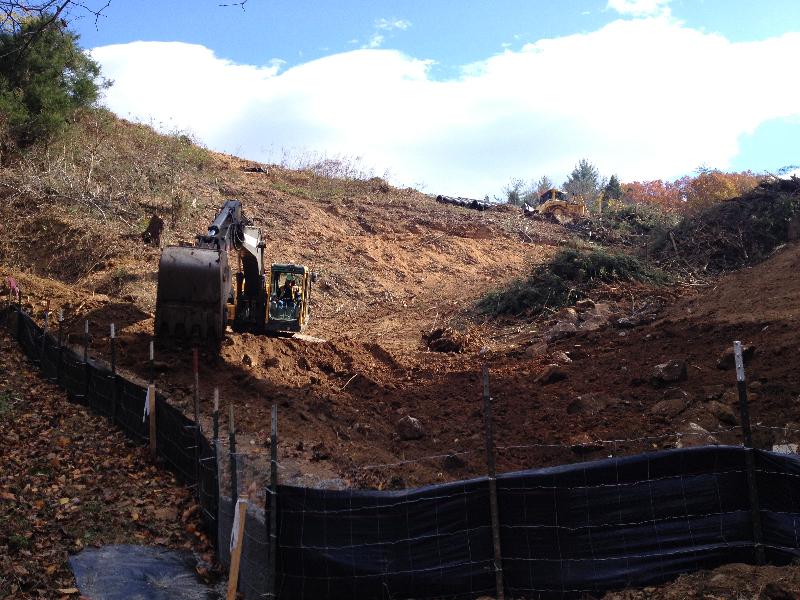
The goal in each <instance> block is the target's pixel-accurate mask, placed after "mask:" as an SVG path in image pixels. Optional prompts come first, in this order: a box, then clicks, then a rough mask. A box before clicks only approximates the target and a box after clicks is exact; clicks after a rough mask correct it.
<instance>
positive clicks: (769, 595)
mask: <svg viewBox="0 0 800 600" xmlns="http://www.w3.org/2000/svg"><path fill="white" fill-rule="evenodd" d="M796 598H797V594H796V593H794V592H791V591H789V590H788V589H786V588H785V587H783V586H782V585H781V584H780V583H776V582H774V581H770V582H769V583H768V584H767V585H765V586H764V587H763V589H762V590H761V592H759V594H758V600H796Z"/></svg>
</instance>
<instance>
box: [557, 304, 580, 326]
mask: <svg viewBox="0 0 800 600" xmlns="http://www.w3.org/2000/svg"><path fill="white" fill-rule="evenodd" d="M553 318H554V319H555V320H556V321H565V322H567V323H577V322H578V312H577V311H576V310H575V309H574V308H572V307H566V308H562V309H561V310H559V311H558V312H557V313H556V314H555V315H553Z"/></svg>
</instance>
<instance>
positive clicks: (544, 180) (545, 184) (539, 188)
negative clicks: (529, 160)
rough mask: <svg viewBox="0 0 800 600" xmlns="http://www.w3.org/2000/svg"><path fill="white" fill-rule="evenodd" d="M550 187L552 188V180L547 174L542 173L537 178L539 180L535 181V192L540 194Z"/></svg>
mask: <svg viewBox="0 0 800 600" xmlns="http://www.w3.org/2000/svg"><path fill="white" fill-rule="evenodd" d="M550 189H553V182H552V181H550V178H549V177H548V176H547V175H542V176H541V177H540V178H539V181H537V182H536V194H537V195H538V196H541V195H542V194H544V193H545V192H546V191H547V190H550Z"/></svg>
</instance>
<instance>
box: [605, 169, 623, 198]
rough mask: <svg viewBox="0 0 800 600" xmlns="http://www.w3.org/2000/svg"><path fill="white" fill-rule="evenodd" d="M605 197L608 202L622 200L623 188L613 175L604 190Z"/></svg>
mask: <svg viewBox="0 0 800 600" xmlns="http://www.w3.org/2000/svg"><path fill="white" fill-rule="evenodd" d="M603 196H604V197H605V199H606V200H619V199H620V198H622V186H621V185H620V184H619V179H617V176H616V175H612V176H611V179H609V180H608V183H607V184H606V187H605V188H603Z"/></svg>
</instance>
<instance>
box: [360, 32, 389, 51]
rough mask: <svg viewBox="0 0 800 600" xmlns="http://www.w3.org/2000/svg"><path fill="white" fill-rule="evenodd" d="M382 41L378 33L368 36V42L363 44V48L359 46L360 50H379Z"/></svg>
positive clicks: (381, 36) (382, 38)
mask: <svg viewBox="0 0 800 600" xmlns="http://www.w3.org/2000/svg"><path fill="white" fill-rule="evenodd" d="M383 40H384V37H383V35H381V34H380V33H373V34H372V35H371V36H370V38H369V41H368V42H367V43H366V44H364V45H363V46H361V48H362V49H363V48H380V47H381V45H382V44H383Z"/></svg>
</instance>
